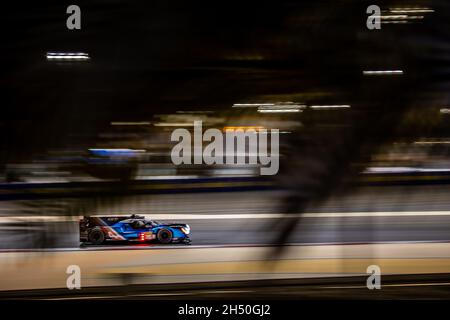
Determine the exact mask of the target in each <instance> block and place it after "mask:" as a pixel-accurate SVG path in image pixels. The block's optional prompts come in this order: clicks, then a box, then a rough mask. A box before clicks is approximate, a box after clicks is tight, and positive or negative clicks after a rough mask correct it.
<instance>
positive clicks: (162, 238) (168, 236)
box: [156, 229, 172, 243]
mask: <svg viewBox="0 0 450 320" xmlns="http://www.w3.org/2000/svg"><path fill="white" fill-rule="evenodd" d="M156 237H157V238H158V241H159V242H161V243H170V242H172V232H171V231H170V230H167V229H161V230H159V231H158V233H157V235H156Z"/></svg>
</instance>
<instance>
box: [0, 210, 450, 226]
mask: <svg viewBox="0 0 450 320" xmlns="http://www.w3.org/2000/svg"><path fill="white" fill-rule="evenodd" d="M93 216H94V215H93ZM95 216H105V215H95ZM114 216H129V214H117V215H114ZM428 216H450V211H397V212H318V213H303V214H289V215H286V214H282V213H261V214H259V213H251V214H149V215H145V217H146V218H148V219H154V220H223V219H280V218H297V217H304V218H357V217H428ZM80 218H81V217H78V216H3V217H0V223H17V222H26V221H32V222H34V221H36V222H51V221H55V222H57V221H77V220H78V219H80Z"/></svg>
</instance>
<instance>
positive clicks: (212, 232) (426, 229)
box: [0, 186, 450, 249]
mask: <svg viewBox="0 0 450 320" xmlns="http://www.w3.org/2000/svg"><path fill="white" fill-rule="evenodd" d="M449 194H450V187H449V186H431V187H417V186H416V187H379V188H375V187H371V188H362V189H358V190H356V191H355V192H354V193H352V194H349V195H341V196H335V197H334V198H332V199H330V201H328V202H327V203H325V204H323V205H322V206H320V207H313V208H311V209H310V210H309V211H308V212H309V213H308V214H306V215H305V218H303V219H302V220H301V224H300V225H299V226H298V227H297V229H296V232H295V234H294V235H293V236H292V237H291V239H290V240H289V242H290V243H296V244H299V243H306V244H308V243H355V242H356V243H360V242H361V243H368V242H390V241H448V240H450V197H448V195H449ZM281 197H282V194H281V193H280V192H273V191H272V192H269V191H266V192H239V193H238V192H236V193H214V194H183V195H157V196H154V195H153V196H149V195H145V196H132V197H125V198H121V199H117V198H115V199H113V200H103V201H98V203H97V204H96V205H95V206H91V207H90V209H89V213H91V214H117V213H127V212H132V213H138V214H145V215H148V216H149V217H157V218H158V219H161V218H168V219H169V220H174V218H175V219H177V220H179V221H181V222H185V223H188V224H189V225H190V226H191V229H192V240H193V245H262V244H270V243H271V242H272V239H273V238H274V237H275V236H276V234H277V233H276V231H277V230H279V228H277V227H275V223H276V222H279V221H280V220H281V219H283V218H282V215H280V214H278V212H279V207H278V204H279V200H280V199H282V198H281ZM54 203H55V201H54V200H51V201H50V202H44V203H39V202H36V201H34V202H24V201H21V202H3V203H2V207H1V210H0V249H17V248H29V247H30V243H36V241H35V239H36V237H38V236H37V235H36V232H35V231H36V230H39V228H40V227H42V225H44V226H45V228H47V229H48V230H50V232H49V234H51V235H52V236H53V237H51V239H50V240H51V241H50V242H48V243H49V244H47V243H44V245H43V247H59V248H72V249H75V248H79V243H78V225H77V223H76V222H74V221H63V222H52V221H47V220H46V219H44V218H40V220H41V222H40V223H37V222H36V220H37V218H36V215H38V214H39V215H43V214H44V215H47V216H48V215H49V214H53V215H56V216H57V215H58V213H54V211H52V210H53V209H51V208H50V209H47V207H46V206H49V207H51V206H52V205H53V204H54ZM436 210H440V211H439V213H438V214H437V213H436ZM324 213H332V214H331V215H329V214H328V215H327V214H324ZM355 213H356V214H355ZM17 215H19V216H21V218H18V219H16V220H15V218H14V217H15V216H17ZM26 215H29V216H30V217H29V219H27V218H26ZM23 216H25V218H24V217H23ZM74 216H76V215H74ZM178 217H179V218H178ZM72 219H73V217H72ZM162 220H163V221H164V219H162ZM24 221H28V222H27V224H24ZM30 221H31V222H30ZM47 240H48V239H47ZM120 246H121V244H118V245H112V246H110V245H107V246H106V247H105V248H107V247H112V248H118V247H120ZM31 247H32V246H31ZM91 248H92V247H91Z"/></svg>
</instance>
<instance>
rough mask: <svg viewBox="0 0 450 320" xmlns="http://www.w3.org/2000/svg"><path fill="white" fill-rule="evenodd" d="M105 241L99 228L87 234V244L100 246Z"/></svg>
mask: <svg viewBox="0 0 450 320" xmlns="http://www.w3.org/2000/svg"><path fill="white" fill-rule="evenodd" d="M104 241H105V235H104V234H103V231H102V230H100V228H94V229H92V231H91V232H90V233H89V242H90V243H92V244H102V243H103V242H104Z"/></svg>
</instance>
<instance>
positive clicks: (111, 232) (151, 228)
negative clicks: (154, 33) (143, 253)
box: [80, 215, 191, 245]
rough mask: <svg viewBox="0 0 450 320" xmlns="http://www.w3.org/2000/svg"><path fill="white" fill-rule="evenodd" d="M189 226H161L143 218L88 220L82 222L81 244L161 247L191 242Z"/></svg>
mask: <svg viewBox="0 0 450 320" xmlns="http://www.w3.org/2000/svg"><path fill="white" fill-rule="evenodd" d="M190 232H191V230H190V227H189V225H187V224H182V223H160V222H158V221H154V220H149V219H146V218H145V217H144V216H138V215H130V216H104V217H103V216H85V217H83V218H82V219H81V220H80V242H81V243H82V244H84V243H90V244H95V245H99V244H103V243H105V242H109V241H135V242H151V241H153V242H159V243H164V244H167V243H185V244H189V243H190V242H191V240H190V238H189V234H190Z"/></svg>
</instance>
